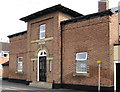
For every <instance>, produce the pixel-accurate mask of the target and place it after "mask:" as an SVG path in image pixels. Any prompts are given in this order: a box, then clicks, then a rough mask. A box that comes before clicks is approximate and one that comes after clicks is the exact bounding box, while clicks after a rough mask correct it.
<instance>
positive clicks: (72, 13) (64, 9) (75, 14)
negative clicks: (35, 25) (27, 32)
mask: <svg viewBox="0 0 120 92" xmlns="http://www.w3.org/2000/svg"><path fill="white" fill-rule="evenodd" d="M55 11H61V12H63V13H65V14H68V15H70V16H72V17H78V16H83V15H82V14H80V13H78V12H76V11H73V10H71V9H69V8H67V7H64V6H62V5H61V4H58V5H55V6H52V7H49V8H46V9H44V10H41V11H38V12H36V13H33V14H31V15H28V16H26V17H23V18H20V20H22V21H25V22H28V21H30V20H32V19H35V18H38V17H40V16H43V15H46V14H49V13H52V12H55Z"/></svg>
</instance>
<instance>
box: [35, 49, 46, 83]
mask: <svg viewBox="0 0 120 92" xmlns="http://www.w3.org/2000/svg"><path fill="white" fill-rule="evenodd" d="M41 52H45V53H46V51H45V50H40V51H39V52H38V62H37V81H39V74H40V73H39V68H40V67H39V57H46V56H47V55H46V54H43V55H41ZM46 64H47V63H46ZM46 70H47V69H46Z"/></svg>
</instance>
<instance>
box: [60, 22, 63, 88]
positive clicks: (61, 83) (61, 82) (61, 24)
mask: <svg viewBox="0 0 120 92" xmlns="http://www.w3.org/2000/svg"><path fill="white" fill-rule="evenodd" d="M62 26H63V22H61V23H60V27H61V81H60V85H61V88H62V87H63V58H62V40H63V39H62V36H63V35H62V31H63V30H62Z"/></svg>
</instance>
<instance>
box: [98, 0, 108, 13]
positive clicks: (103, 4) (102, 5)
mask: <svg viewBox="0 0 120 92" xmlns="http://www.w3.org/2000/svg"><path fill="white" fill-rule="evenodd" d="M108 9H109V1H108V0H100V1H99V2H98V11H99V12H101V11H104V10H108Z"/></svg>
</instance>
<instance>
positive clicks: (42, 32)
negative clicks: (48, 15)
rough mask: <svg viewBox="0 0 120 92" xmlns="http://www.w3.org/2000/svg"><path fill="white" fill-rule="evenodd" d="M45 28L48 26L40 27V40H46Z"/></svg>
mask: <svg viewBox="0 0 120 92" xmlns="http://www.w3.org/2000/svg"><path fill="white" fill-rule="evenodd" d="M45 28H46V24H43V25H40V39H44V38H45Z"/></svg>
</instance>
